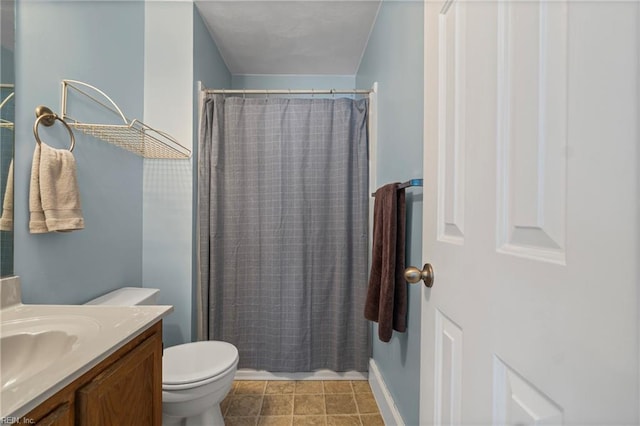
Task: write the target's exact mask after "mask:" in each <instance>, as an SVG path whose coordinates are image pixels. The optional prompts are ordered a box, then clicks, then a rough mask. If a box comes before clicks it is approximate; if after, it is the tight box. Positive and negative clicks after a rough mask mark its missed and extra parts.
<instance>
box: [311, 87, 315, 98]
mask: <svg viewBox="0 0 640 426" xmlns="http://www.w3.org/2000/svg"><path fill="white" fill-rule="evenodd" d="M315 94H316V93H315V89H311V97H312V98H313V96H314V95H315Z"/></svg>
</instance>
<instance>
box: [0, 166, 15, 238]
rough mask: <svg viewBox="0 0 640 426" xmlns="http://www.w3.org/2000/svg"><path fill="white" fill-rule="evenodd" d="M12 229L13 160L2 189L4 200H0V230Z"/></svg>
mask: <svg viewBox="0 0 640 426" xmlns="http://www.w3.org/2000/svg"><path fill="white" fill-rule="evenodd" d="M12 229H13V160H11V162H10V163H9V174H8V175H7V186H6V187H5V190H4V200H3V201H2V217H0V231H11V230H12Z"/></svg>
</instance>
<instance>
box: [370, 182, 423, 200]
mask: <svg viewBox="0 0 640 426" xmlns="http://www.w3.org/2000/svg"><path fill="white" fill-rule="evenodd" d="M422 182H423V180H422V179H411V180H408V181H406V182H403V183H400V184H398V189H404V188H409V187H412V186H422ZM371 196H372V197H375V196H376V193H375V192H372V193H371Z"/></svg>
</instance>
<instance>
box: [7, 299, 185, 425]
mask: <svg viewBox="0 0 640 426" xmlns="http://www.w3.org/2000/svg"><path fill="white" fill-rule="evenodd" d="M172 311H173V306H156V305H151V306H149V305H147V306H100V305H98V306H96V305H23V304H20V303H17V304H14V305H12V306H5V307H4V308H3V309H2V310H1V311H0V315H1V318H0V320H1V321H0V336H1V337H5V336H7V335H11V334H16V333H23V332H38V330H43V327H47V324H48V325H49V326H50V327H51V329H52V330H62V331H65V327H68V329H67V333H68V334H69V335H71V336H76V337H77V339H76V340H75V341H73V344H72V349H71V351H70V352H69V353H66V354H65V355H64V356H62V357H60V358H59V359H57V360H54V361H51V362H50V363H49V365H48V366H47V367H46V368H42V369H40V370H38V368H40V367H36V370H37V373H36V374H33V371H31V374H27V375H26V377H24V378H23V379H20V380H16V381H15V382H13V383H6V384H4V386H3V388H2V392H1V396H0V420H2V419H7V418H14V417H15V418H19V417H22V416H24V415H25V414H27V413H28V412H29V411H31V410H32V409H33V408H35V407H37V406H38V405H40V404H41V403H42V402H44V401H45V400H47V399H48V398H49V397H51V396H52V395H54V394H55V393H56V392H58V391H59V390H61V389H62V388H64V387H65V386H66V385H68V384H69V383H71V382H73V381H74V380H75V379H77V378H78V377H80V376H81V375H83V374H84V373H86V372H87V371H89V370H90V369H91V368H93V367H94V366H96V365H97V364H98V363H100V362H101V361H103V360H104V359H106V358H107V357H108V356H109V355H111V354H112V353H114V352H116V351H117V350H118V349H119V348H121V347H122V346H123V345H125V344H126V343H127V342H129V341H131V340H132V339H133V338H135V337H136V336H137V335H139V334H140V333H142V332H143V331H145V330H146V329H148V328H150V327H151V326H152V325H153V324H155V323H156V322H157V321H159V320H161V319H162V318H163V317H165V316H166V315H168V314H169V313H171V312H172ZM5 350H8V348H5V349H3V351H2V352H4V353H6V352H5ZM36 350H37V347H36V348H34V351H36ZM41 359H42V358H41ZM45 359H46V358H45ZM44 364H46V363H42V362H40V365H44ZM30 367H33V365H31V366H30ZM0 374H1V372H0ZM3 383H4V381H3Z"/></svg>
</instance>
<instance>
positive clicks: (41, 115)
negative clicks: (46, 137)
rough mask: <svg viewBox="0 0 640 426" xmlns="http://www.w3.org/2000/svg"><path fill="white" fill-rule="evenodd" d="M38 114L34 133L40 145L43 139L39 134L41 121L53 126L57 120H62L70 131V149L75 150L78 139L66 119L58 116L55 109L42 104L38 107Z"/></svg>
mask: <svg viewBox="0 0 640 426" xmlns="http://www.w3.org/2000/svg"><path fill="white" fill-rule="evenodd" d="M36 116H37V117H38V118H37V119H36V122H35V123H33V135H34V136H35V137H36V142H37V143H38V145H40V144H41V143H42V141H41V140H40V135H39V134H38V126H39V125H40V122H42V124H44V125H45V126H47V127H51V126H53V124H54V123H55V122H56V120H60V122H61V123H62V124H64V127H66V128H67V131H68V132H69V138H70V139H71V145H69V151H70V152H73V148H74V147H75V146H76V139H75V137H74V136H73V131H72V130H71V127H69V125H68V124H67V122H66V121H64V120H63V119H62V118H60V117H58V114H56V113H54V112H53V111H51V109H49V108H47V107H46V106H44V105H40V106H38V107H37V108H36Z"/></svg>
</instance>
